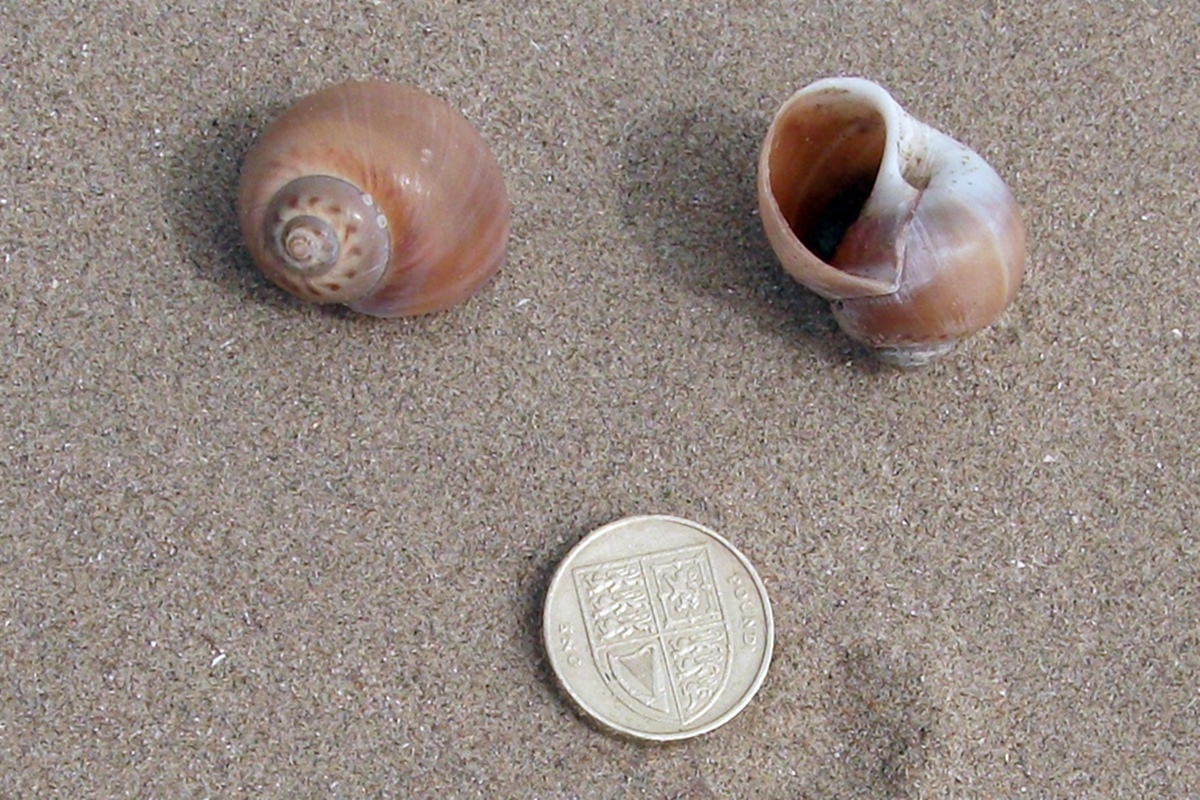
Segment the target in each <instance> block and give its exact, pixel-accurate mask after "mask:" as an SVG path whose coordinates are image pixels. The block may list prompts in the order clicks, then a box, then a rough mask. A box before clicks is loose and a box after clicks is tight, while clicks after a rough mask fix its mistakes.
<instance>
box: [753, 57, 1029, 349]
mask: <svg viewBox="0 0 1200 800" xmlns="http://www.w3.org/2000/svg"><path fill="white" fill-rule="evenodd" d="M758 191H759V209H760V215H761V218H762V222H763V226H764V228H765V230H766V233H767V237H768V239H769V240H770V242H771V245H772V247H773V248H774V249H775V252H776V254H777V255H778V257H779V260H780V263H781V264H782V265H783V267H784V269H785V270H786V271H787V272H788V273H789V274H791V275H792V276H793V277H794V278H796V280H798V281H800V282H801V283H803V284H804V285H805V286H807V287H809V288H810V289H811V290H813V291H814V292H817V293H818V294H820V295H822V296H823V297H826V298H828V299H829V300H831V301H832V302H833V313H834V317H835V318H836V319H837V321H838V324H839V325H840V326H841V327H842V329H843V330H844V331H845V332H846V333H847V334H848V335H849V336H850V337H851V338H853V339H855V340H856V341H859V342H862V343H863V344H865V345H867V346H868V347H871V348H873V349H874V351H875V353H876V354H877V355H879V356H880V357H881V358H883V359H885V360H887V361H891V362H893V363H895V364H898V365H901V366H914V365H919V364H923V363H926V362H928V361H929V360H930V359H932V358H934V357H936V356H938V355H940V354H941V353H944V352H945V351H946V350H948V349H950V348H951V347H953V346H954V344H955V343H956V342H958V341H959V340H961V339H962V338H964V337H966V336H969V335H971V334H973V333H975V332H976V331H978V330H980V329H981V328H983V327H985V326H987V325H989V324H991V323H992V322H993V321H994V320H995V319H996V318H997V317H998V316H999V315H1000V314H1001V313H1002V312H1003V311H1004V309H1005V308H1006V307H1007V306H1008V305H1009V303H1011V302H1012V300H1013V298H1014V297H1015V295H1016V292H1017V288H1018V287H1019V285H1020V283H1021V279H1022V276H1023V275H1024V269H1025V228H1024V224H1023V222H1022V220H1021V214H1020V210H1019V208H1018V207H1017V204H1016V201H1015V200H1014V199H1013V197H1012V194H1011V193H1010V192H1009V190H1008V187H1007V186H1005V184H1004V182H1003V181H1002V180H1001V179H1000V177H999V176H998V175H997V174H996V173H995V171H994V170H993V169H992V168H991V167H990V166H989V165H988V164H987V163H986V162H984V160H983V159H982V158H981V157H980V156H979V155H978V154H977V153H975V152H974V151H972V150H970V149H969V148H968V147H966V146H965V145H963V144H961V143H959V142H956V141H955V140H953V139H951V138H950V137H948V136H946V135H944V134H942V133H940V132H938V131H936V130H934V129H933V128H931V127H929V126H928V125H925V124H924V123H921V122H919V121H917V120H915V119H913V118H912V117H911V116H909V115H908V114H907V113H906V112H905V111H904V110H903V109H902V108H901V107H900V106H899V105H898V104H897V103H896V101H895V100H894V99H892V97H891V96H890V95H889V94H888V93H887V92H886V91H884V90H883V88H882V87H880V86H878V85H877V84H874V83H872V82H870V81H866V80H863V79H858V78H832V79H826V80H823V81H818V82H816V83H814V84H811V85H809V86H807V87H805V88H804V89H802V90H800V91H799V92H797V93H796V94H795V95H793V96H792V97H791V98H790V99H789V100H788V101H787V102H786V103H784V105H783V106H782V107H781V108H780V110H779V112H778V113H777V115H776V116H775V119H774V120H773V121H772V124H771V127H770V130H769V131H768V133H767V136H766V139H765V141H764V142H763V147H762V153H761V156H760V160H759V174H758Z"/></svg>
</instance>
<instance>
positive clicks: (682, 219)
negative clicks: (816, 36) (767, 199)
mask: <svg viewBox="0 0 1200 800" xmlns="http://www.w3.org/2000/svg"><path fill="white" fill-rule="evenodd" d="M769 123H770V118H769V117H768V116H767V115H766V114H763V113H759V112H750V111H745V110H740V111H739V110H736V109H733V108H729V107H727V106H724V105H722V104H721V103H720V102H710V103H708V104H705V105H703V106H697V107H693V108H687V107H684V108H678V107H675V106H671V105H662V106H660V107H657V108H654V109H651V110H650V111H649V112H647V113H646V114H645V115H643V116H641V117H636V118H634V119H633V120H631V121H630V122H629V123H627V125H626V127H625V129H624V130H623V132H622V135H621V141H622V146H623V156H624V164H623V175H624V182H625V187H624V189H625V191H624V192H622V198H623V199H622V203H623V213H624V216H625V219H626V222H627V224H628V225H629V227H630V229H631V230H632V231H633V233H634V236H635V238H636V240H637V241H638V242H639V244H641V246H642V247H643V249H644V250H645V252H646V254H647V256H648V259H649V261H650V262H651V263H653V264H654V265H655V266H656V267H657V268H658V269H659V270H660V271H661V273H662V274H663V276H665V278H666V279H667V280H670V281H673V282H676V283H678V284H680V285H683V286H686V287H688V288H689V289H691V290H692V291H694V292H696V293H697V294H699V295H702V296H708V297H713V298H716V299H718V300H719V301H720V302H722V303H727V304H732V305H733V306H734V307H735V308H736V309H737V310H738V311H739V312H741V313H744V314H746V315H747V316H749V317H751V318H753V319H755V320H756V321H757V322H758V324H759V325H760V327H762V328H763V329H764V330H765V331H767V332H769V333H771V334H772V335H777V336H781V337H784V338H786V339H787V340H788V341H789V342H792V343H794V344H796V345H797V346H799V347H802V348H805V349H809V350H815V351H817V352H818V353H819V354H820V356H821V357H822V358H823V359H824V360H827V361H836V362H838V363H843V362H845V361H846V359H847V355H848V354H851V355H852V356H853V358H852V361H853V362H854V363H856V364H858V365H860V366H861V367H862V368H864V369H866V370H869V371H876V370H877V369H878V365H877V364H876V363H875V359H873V358H870V357H869V356H868V354H867V351H866V350H865V349H864V348H862V347H860V346H858V345H856V344H854V343H853V342H851V341H850V340H849V339H847V338H846V337H845V335H844V334H843V333H842V332H841V331H840V329H839V328H838V326H837V323H836V321H835V320H834V318H833V314H832V312H831V311H830V309H829V306H828V304H827V303H826V302H825V301H824V300H823V299H821V298H820V297H818V296H817V295H815V294H813V293H812V292H809V291H808V290H806V289H805V288H804V287H802V286H801V285H800V284H799V283H797V282H796V281H794V280H793V279H792V278H791V277H789V276H788V275H787V274H786V273H784V272H783V270H782V269H781V268H780V266H779V262H778V260H777V259H776V257H775V254H774V251H773V250H772V249H771V246H770V243H769V242H768V241H767V238H766V234H765V233H764V232H763V229H762V224H761V223H760V221H759V217H758V190H757V182H756V175H757V169H758V164H757V160H758V152H759V148H760V146H761V142H762V136H763V135H764V133H765V132H766V130H767V126H768V125H769Z"/></svg>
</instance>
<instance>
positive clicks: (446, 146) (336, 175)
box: [238, 81, 510, 317]
mask: <svg viewBox="0 0 1200 800" xmlns="http://www.w3.org/2000/svg"><path fill="white" fill-rule="evenodd" d="M509 215H510V207H509V202H508V196H507V193H506V191H505V187H504V180H503V177H502V175H501V172H500V168H499V166H498V164H497V163H496V160H495V157H494V156H493V154H492V152H491V151H490V150H489V148H488V147H487V145H486V144H485V143H484V141H483V139H482V138H481V137H480V136H479V133H478V132H477V131H476V130H475V128H474V127H473V126H472V125H471V124H470V123H469V122H468V121H467V120H466V119H465V118H464V117H463V116H462V115H461V114H460V113H459V112H458V111H456V110H455V109H453V108H451V107H450V106H449V105H447V104H446V103H445V102H443V101H442V100H439V99H437V98H436V97H433V96H432V95H430V94H427V93H425V92H423V91H420V90H418V89H415V88H412V87H408V86H402V85H398V84H393V83H388V82H385V81H362V82H358V81H351V82H346V83H341V84H337V85H335V86H330V87H328V88H325V89H322V90H320V91H317V92H315V93H313V94H311V95H308V96H307V97H304V98H301V99H300V100H299V101H297V102H296V103H295V104H294V105H293V106H291V107H290V108H289V109H287V110H286V111H284V112H283V113H282V114H280V115H279V116H278V117H276V118H275V119H274V120H273V121H272V122H271V124H270V125H268V126H267V128H266V130H265V131H264V132H263V133H262V135H261V136H260V137H259V139H258V141H257V142H255V144H254V146H253V147H252V148H251V150H250V152H249V153H247V155H246V159H245V161H244V163H243V166H242V173H241V179H240V186H239V192H238V217H239V222H240V224H241V229H242V236H243V239H244V241H245V244H246V247H247V249H248V250H249V251H250V253H251V256H252V257H253V259H254V262H255V264H257V265H258V267H259V269H261V270H262V272H263V274H264V275H266V276H267V278H269V279H270V280H271V281H273V282H274V283H275V284H277V285H279V286H280V287H282V288H283V289H285V290H287V291H288V292H290V293H292V294H294V295H295V296H297V297H300V298H302V299H304V300H307V301H310V302H314V303H344V304H345V305H347V306H349V307H350V308H352V309H354V310H356V311H360V312H363V313H366V314H372V315H375V316H380V317H398V316H409V315H416V314H424V313H428V312H432V311H439V310H442V309H445V308H448V307H450V306H453V305H455V304H457V303H460V302H462V301H464V300H465V299H466V298H468V297H469V296H471V295H472V294H474V293H475V292H476V291H477V290H478V289H479V288H480V287H481V286H483V284H484V283H486V282H487V281H488V279H489V278H490V277H491V276H492V275H493V274H494V273H495V272H496V270H497V269H498V268H499V266H500V263H501V262H502V261H503V259H504V254H505V249H506V246H507V239H508V229H509Z"/></svg>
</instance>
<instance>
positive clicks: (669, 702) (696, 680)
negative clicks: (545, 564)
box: [542, 515, 775, 742]
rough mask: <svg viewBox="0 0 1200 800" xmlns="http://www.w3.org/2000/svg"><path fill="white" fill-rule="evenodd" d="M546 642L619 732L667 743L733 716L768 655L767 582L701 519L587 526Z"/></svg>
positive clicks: (570, 688)
mask: <svg viewBox="0 0 1200 800" xmlns="http://www.w3.org/2000/svg"><path fill="white" fill-rule="evenodd" d="M542 635H543V636H544V637H545V640H546V641H545V645H546V653H547V657H548V658H549V661H550V666H551V668H552V669H553V670H554V674H555V677H556V678H557V679H558V682H559V685H560V686H561V687H562V689H563V691H564V692H565V693H566V694H567V696H568V697H569V698H570V699H571V701H572V702H574V704H575V705H576V706H577V707H578V708H579V709H580V710H581V711H582V712H583V713H584V714H586V715H587V716H588V717H590V718H592V719H593V720H595V721H596V722H597V723H599V724H600V725H601V726H603V727H605V728H607V729H608V730H610V731H613V732H615V733H618V734H622V735H626V736H631V737H635V738H638V739H647V740H650V741H656V742H666V741H672V740H675V739H686V738H689V737H692V736H699V735H700V734H702V733H708V732H709V731H711V730H713V729H715V728H717V727H718V726H720V725H723V724H725V723H726V722H728V721H729V720H730V719H732V718H733V717H734V715H736V714H737V713H738V712H739V711H741V710H742V709H743V708H745V707H746V704H747V703H749V702H750V700H751V698H753V697H754V693H755V692H757V691H758V687H759V686H761V685H762V682H763V679H764V678H765V677H766V674H767V667H768V666H769V665H770V663H771V648H772V646H773V644H774V636H775V633H774V623H773V621H772V619H771V605H770V601H768V600H767V591H766V589H765V588H764V586H763V583H762V581H761V580H760V579H759V577H758V574H757V573H756V572H755V571H754V567H752V566H751V565H750V562H749V561H747V560H746V557H745V556H743V555H742V554H741V553H740V552H738V550H737V549H736V548H735V547H734V546H733V545H731V544H730V543H729V542H727V541H725V539H723V538H721V537H720V536H719V535H717V534H716V533H714V532H713V531H711V530H709V529H708V528H705V527H704V526H703V525H699V524H697V523H695V522H689V521H688V520H685V519H679V518H678V517H669V516H657V515H656V516H641V517H629V518H627V519H622V520H618V521H616V522H613V523H610V524H608V525H605V526H604V527H602V528H600V529H599V530H596V531H593V532H592V533H590V534H588V535H587V536H586V537H584V539H583V541H581V542H580V543H579V544H578V545H576V546H575V548H574V549H573V550H572V551H571V552H570V553H569V554H568V555H567V557H566V558H565V559H564V560H563V563H562V564H561V565H560V566H559V568H558V570H557V572H555V574H554V578H553V580H551V582H550V588H549V590H548V592H547V593H546V607H545V612H544V617H543V622H542Z"/></svg>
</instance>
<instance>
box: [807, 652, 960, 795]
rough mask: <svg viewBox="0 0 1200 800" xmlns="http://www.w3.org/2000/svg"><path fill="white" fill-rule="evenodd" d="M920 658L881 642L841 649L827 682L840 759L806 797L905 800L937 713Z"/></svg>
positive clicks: (931, 739)
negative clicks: (893, 799)
mask: <svg viewBox="0 0 1200 800" xmlns="http://www.w3.org/2000/svg"><path fill="white" fill-rule="evenodd" d="M923 673H924V669H923V664H922V663H921V662H920V661H919V660H918V659H917V658H916V657H915V656H914V655H913V654H912V653H910V652H897V651H896V650H894V649H891V648H888V647H886V646H885V645H884V644H883V643H880V642H860V643H855V644H852V645H850V646H849V647H847V648H846V649H845V650H843V652H842V654H841V656H840V658H839V660H838V665H837V669H836V670H835V672H834V674H833V675H832V677H831V680H830V688H829V692H830V694H829V696H830V702H831V705H833V706H834V707H835V708H837V709H838V713H837V714H836V715H835V717H834V718H835V719H837V720H838V722H837V724H836V734H837V741H838V743H839V746H840V748H841V750H842V757H841V758H839V759H837V760H835V761H831V763H834V764H836V766H833V767H831V771H830V772H828V773H826V774H823V775H821V776H819V777H818V779H817V782H816V783H817V785H815V786H814V787H813V791H812V792H810V793H808V794H806V796H810V795H811V796H813V797H820V796H824V797H877V798H897V799H898V798H908V797H913V796H915V795H916V794H917V792H916V787H917V784H918V782H919V781H920V779H921V776H922V775H923V773H924V772H925V770H926V768H927V764H928V759H929V753H930V750H931V749H932V748H934V747H935V745H936V736H937V722H938V719H937V713H936V709H935V708H934V706H933V705H932V703H931V701H930V699H929V697H928V695H927V692H926V689H925V685H924V683H923V681H922V675H923Z"/></svg>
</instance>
